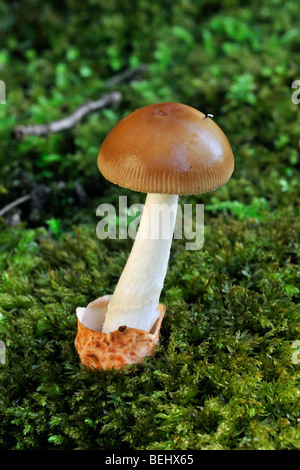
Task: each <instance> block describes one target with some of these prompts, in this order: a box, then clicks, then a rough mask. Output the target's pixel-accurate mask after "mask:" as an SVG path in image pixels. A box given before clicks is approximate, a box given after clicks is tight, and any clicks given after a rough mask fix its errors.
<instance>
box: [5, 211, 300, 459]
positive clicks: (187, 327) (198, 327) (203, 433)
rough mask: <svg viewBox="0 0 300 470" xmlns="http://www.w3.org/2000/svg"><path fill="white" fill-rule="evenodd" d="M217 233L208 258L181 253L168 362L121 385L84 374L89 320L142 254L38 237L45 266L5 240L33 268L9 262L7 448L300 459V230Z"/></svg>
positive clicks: (278, 220)
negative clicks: (81, 310) (79, 346)
mask: <svg viewBox="0 0 300 470" xmlns="http://www.w3.org/2000/svg"><path fill="white" fill-rule="evenodd" d="M249 224H250V227H251V230H250V227H249ZM207 227H209V228H208V230H207V232H208V233H207V234H206V240H205V246H204V248H203V249H202V250H201V251H197V252H191V251H190V252H187V251H185V250H184V246H183V243H182V242H181V241H179V240H178V241H175V242H174V245H173V250H172V256H171V260H170V269H169V272H168V275H167V278H166V283H165V287H164V291H163V294H162V301H163V302H165V303H166V305H167V314H166V317H165V320H164V322H163V327H162V332H161V343H160V345H159V347H158V350H157V354H156V355H155V357H149V358H147V359H146V360H145V363H144V364H143V365H133V366H130V367H128V369H126V370H124V371H109V372H91V371H87V370H85V369H84V368H83V367H82V366H80V364H79V361H78V357H77V353H76V351H75V348H74V338H75V334H76V318H75V308H76V306H78V305H83V306H84V305H86V303H87V302H88V301H90V300H92V299H94V298H96V297H97V296H99V295H103V294H107V293H110V292H111V291H112V289H113V286H114V285H115V282H116V280H117V278H118V276H119V274H120V272H121V270H122V267H123V265H124V263H125V260H126V256H127V252H128V251H129V249H130V243H129V242H126V241H125V242H124V241H122V251H120V250H119V247H118V243H119V242H117V241H116V242H115V245H114V247H113V248H112V247H111V246H107V244H106V243H105V242H100V241H96V240H95V236H94V230H93V229H89V228H87V227H80V228H77V229H76V230H75V231H74V234H73V235H72V236H71V235H66V236H64V237H62V239H60V240H59V241H54V240H52V239H51V238H48V237H47V236H46V234H45V232H44V231H43V230H42V231H40V230H37V231H30V232H25V233H27V238H26V243H27V246H31V247H32V249H33V247H34V253H35V257H36V258H32V254H31V253H30V252H29V253H28V252H27V251H26V250H24V246H25V240H24V239H23V238H22V237H23V236H24V231H23V230H22V229H21V228H20V229H19V228H15V229H11V230H9V231H3V232H2V242H3V246H5V245H6V247H7V245H9V246H10V250H9V251H10V253H11V255H12V256H13V258H14V259H18V258H19V257H20V259H21V260H22V261H21V262H20V263H19V268H18V270H16V268H15V265H13V266H11V264H10V259H9V258H7V256H5V255H4V254H3V256H2V260H1V272H2V275H1V281H2V282H1V292H0V298H1V313H2V315H3V317H2V319H1V321H0V337H1V339H2V340H4V341H5V343H6V347H7V363H6V364H5V365H2V366H1V370H0V373H1V376H0V377H1V414H2V420H1V430H2V433H1V435H2V436H5V438H4V437H3V438H1V441H0V442H1V447H2V448H11V449H30V448H53V449H54V448H60V449H89V448H96V449H114V450H116V449H262V448H264V449H295V448H298V447H299V445H298V444H299V435H297V417H298V412H299V407H298V405H297V403H298V401H297V400H299V389H298V384H297V380H299V371H298V369H297V365H296V364H294V363H293V362H292V352H293V350H292V343H293V341H295V340H296V339H297V335H299V323H298V322H299V297H298V293H297V292H296V293H293V292H290V291H289V290H287V289H286V286H287V285H296V284H297V282H298V280H299V272H298V270H297V269H293V268H294V267H296V266H297V264H298V263H299V252H298V250H296V249H295V246H296V244H297V243H298V235H299V221H296V220H292V219H284V218H283V217H279V216H278V217H274V216H272V217H269V218H267V219H266V220H265V222H258V221H256V222H255V224H254V225H253V222H252V221H251V219H250V220H246V221H243V222H241V221H238V220H236V221H235V220H234V219H231V218H229V217H227V216H226V217H222V216H220V217H218V218H214V219H212V218H211V219H209V220H208V221H207ZM28 244H29V245H28ZM124 244H126V245H125V246H124ZM6 249H7V248H6ZM276 253H279V256H278V255H276ZM33 259H36V262H35V263H34V262H33V261H32V260H33ZM29 260H31V261H30V262H29ZM287 268H289V269H288V271H286V270H287ZM4 272H6V274H5V275H4V274H3V273H4ZM273 273H280V282H278V278H276V277H275V278H274V276H272V274H273ZM287 273H288V274H287ZM8 292H9V293H8Z"/></svg>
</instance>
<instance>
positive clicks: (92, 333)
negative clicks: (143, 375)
mask: <svg viewBox="0 0 300 470" xmlns="http://www.w3.org/2000/svg"><path fill="white" fill-rule="evenodd" d="M110 297H111V296H108V295H106V296H104V297H100V298H99V299H96V300H94V301H93V302H91V303H90V304H89V305H88V306H87V308H88V309H102V310H103V309H105V310H107V306H108V303H109V301H110ZM157 308H158V310H159V312H160V315H159V317H158V319H157V320H156V322H155V324H154V325H153V328H152V329H151V331H150V333H148V332H147V331H144V330H139V329H136V328H130V327H126V325H123V326H120V328H119V330H117V331H113V332H111V333H102V332H100V331H96V330H93V329H90V328H88V327H86V326H84V325H83V324H82V323H81V321H80V320H79V318H78V315H77V319H78V330H77V335H76V338H75V348H76V350H77V352H78V355H79V358H80V361H81V363H82V364H83V365H85V366H86V367H89V368H96V369H112V368H115V369H120V368H121V367H123V366H126V365H128V364H137V363H140V362H143V360H144V357H145V356H152V355H153V354H154V353H155V349H156V345H157V344H158V341H159V332H160V327H161V323H162V320H163V317H164V314H165V311H166V307H165V305H163V304H158V307H157Z"/></svg>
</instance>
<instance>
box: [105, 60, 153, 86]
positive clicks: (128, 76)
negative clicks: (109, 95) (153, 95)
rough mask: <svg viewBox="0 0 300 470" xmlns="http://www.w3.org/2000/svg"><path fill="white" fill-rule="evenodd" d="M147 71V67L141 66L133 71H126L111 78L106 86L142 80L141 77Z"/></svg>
mask: <svg viewBox="0 0 300 470" xmlns="http://www.w3.org/2000/svg"><path fill="white" fill-rule="evenodd" d="M146 71H147V67H146V65H139V66H138V67H135V68H133V69H128V70H125V71H124V72H121V73H119V74H118V75H115V76H114V77H112V78H109V79H108V80H107V81H106V82H105V84H106V86H116V85H120V83H125V82H130V81H131V80H140V79H141V75H142V74H143V73H145V72H146Z"/></svg>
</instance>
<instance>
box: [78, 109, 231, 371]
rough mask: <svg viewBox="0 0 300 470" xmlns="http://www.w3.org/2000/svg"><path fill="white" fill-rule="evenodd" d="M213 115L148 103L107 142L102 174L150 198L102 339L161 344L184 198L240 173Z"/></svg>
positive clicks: (108, 306) (107, 312) (101, 153)
mask: <svg viewBox="0 0 300 470" xmlns="http://www.w3.org/2000/svg"><path fill="white" fill-rule="evenodd" d="M208 116H209V115H207V114H203V113H201V112H200V111H198V110H196V109H194V108H192V107H190V106H187V105H184V104H179V103H157V104H152V105H148V106H145V107H143V108H140V109H137V110H135V111H134V112H133V113H131V114H129V115H128V116H126V117H125V118H124V119H122V120H121V121H120V122H119V123H118V124H117V125H116V126H115V127H114V128H113V129H112V130H111V131H110V133H109V134H108V135H107V136H106V138H105V139H104V141H103V143H102V146H101V148H100V151H99V155H98V167H99V170H100V172H101V173H102V175H103V176H104V177H105V178H106V179H107V180H109V181H111V182H112V183H114V184H117V185H119V186H122V187H125V188H130V189H131V190H134V191H140V192H144V193H147V197H146V203H145V207H144V211H143V214H142V217H141V221H140V226H139V230H138V233H137V236H136V239H135V241H134V244H133V247H132V251H131V253H130V255H129V258H128V260H127V263H126V265H125V268H124V270H123V272H122V274H121V277H120V279H119V281H118V283H117V286H116V288H115V291H114V293H113V295H112V296H111V297H110V298H109V301H107V303H106V309H105V312H104V313H103V312H102V319H101V322H100V323H101V328H102V330H101V335H106V338H107V337H110V336H111V335H112V334H114V333H115V332H118V333H119V334H120V335H123V334H124V333H123V332H122V331H120V327H122V326H126V328H125V331H127V332H128V331H129V332H130V331H132V332H141V331H142V332H144V333H146V335H148V336H149V338H148V339H150V340H152V343H153V344H154V345H155V344H157V342H158V335H159V332H158V331H157V327H158V325H159V327H160V325H161V321H162V317H163V315H164V312H165V306H163V305H162V304H159V298H160V294H161V290H162V288H163V285H164V279H165V276H166V272H167V266H168V261H169V257H170V249H171V243H172V238H173V231H174V226H175V220H176V210H177V204H178V196H179V195H188V194H200V193H205V192H209V191H213V190H215V189H217V188H218V187H220V186H222V185H223V184H225V183H226V182H227V181H228V180H229V178H230V176H231V174H232V172H233V169H234V159H233V153H232V150H231V147H230V144H229V142H228V140H227V138H226V136H225V134H224V133H223V131H222V130H221V129H220V128H219V126H217V124H215V122H214V121H212V120H211V119H210V118H209V117H208ZM160 214H162V215H163V220H162V223H160V222H159V220H160ZM98 300H99V299H98ZM106 300H107V299H106ZM92 307H93V305H92ZM83 310H84V309H83ZM86 310H92V309H91V308H87V309H85V311H84V313H85V314H84V315H83V312H82V311H80V312H79V316H78V319H79V318H81V319H82V318H83V316H87V314H86ZM77 313H78V312H77ZM99 329H100V327H99V326H98V332H99V331H100V330H99ZM121 330H122V329H121ZM154 336H155V338H154ZM152 337H153V338H152ZM153 344H152V346H151V348H150V349H149V351H150V350H151V352H150V354H153V353H154V350H155V347H154V348H153ZM119 352H120V351H119ZM147 354H149V352H146V354H145V355H147ZM127 359H128V358H127ZM127 359H126V360H127ZM141 360H142V357H140V356H139V359H138V362H140V361H141ZM129 361H130V359H129ZM125 362H126V361H125ZM129 363H131V362H129ZM122 365H123V364H122ZM101 367H102V366H101Z"/></svg>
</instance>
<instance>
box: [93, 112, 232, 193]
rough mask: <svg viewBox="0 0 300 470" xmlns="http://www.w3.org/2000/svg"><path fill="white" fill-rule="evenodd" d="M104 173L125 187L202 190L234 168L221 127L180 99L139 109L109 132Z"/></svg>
mask: <svg viewBox="0 0 300 470" xmlns="http://www.w3.org/2000/svg"><path fill="white" fill-rule="evenodd" d="M98 167H99V170H100V171H101V173H102V174H103V176H104V177H105V178H106V179H108V180H109V181H111V182H112V183H115V184H117V185H119V186H122V187H125V188H130V189H132V190H135V191H142V192H146V193H159V194H178V195H180V194H200V193H205V192H208V191H213V190H214V189H217V188H218V187H220V186H222V185H223V184H225V183H226V182H227V181H228V180H229V178H230V176H231V174H232V172H233V168H234V159H233V153H232V150H231V147H230V144H229V142H228V140H227V138H226V136H225V134H224V133H223V131H222V130H221V129H220V127H219V126H218V125H217V124H216V123H215V122H214V121H212V120H211V119H210V118H207V117H205V114H203V113H201V112H200V111H198V110H196V109H194V108H192V107H190V106H187V105H184V104H179V103H157V104H151V105H148V106H145V107H143V108H140V109H137V110H136V111H134V112H133V113H131V114H129V115H128V116H126V117H125V118H124V119H122V120H121V121H120V122H119V123H118V124H117V125H116V126H115V127H114V128H113V129H112V130H111V131H110V132H109V134H108V135H107V136H106V138H105V139H104V141H103V144H102V146H101V148H100V151H99V155H98Z"/></svg>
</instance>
